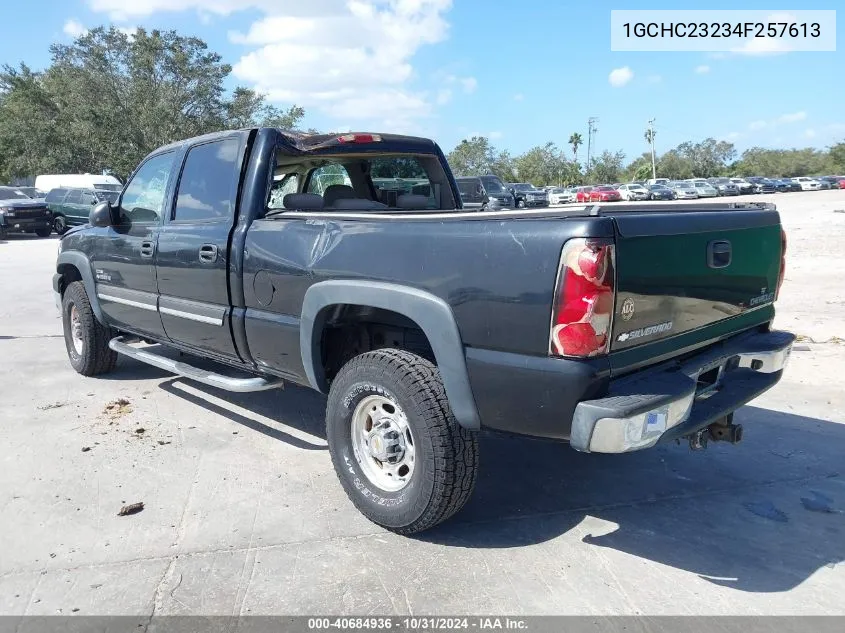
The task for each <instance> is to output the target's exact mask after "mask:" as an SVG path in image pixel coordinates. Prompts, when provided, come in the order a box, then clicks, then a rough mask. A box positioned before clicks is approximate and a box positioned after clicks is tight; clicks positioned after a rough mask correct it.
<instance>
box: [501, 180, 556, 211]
mask: <svg viewBox="0 0 845 633" xmlns="http://www.w3.org/2000/svg"><path fill="white" fill-rule="evenodd" d="M508 188H509V189H510V191H511V193H512V194H513V199H514V201H515V202H516V206H517V207H518V208H520V209H522V208H523V207H547V206H549V194H548V193H547V192H545V191H543V190H542V189H537V188H536V187H535V186H534V185H532V184H531V183H528V182H514V183H511V184H509V185H508Z"/></svg>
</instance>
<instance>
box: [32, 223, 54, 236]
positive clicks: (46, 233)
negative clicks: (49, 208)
mask: <svg viewBox="0 0 845 633" xmlns="http://www.w3.org/2000/svg"><path fill="white" fill-rule="evenodd" d="M52 232H53V227H52V226H48V227H46V228H43V229H36V231H35V234H36V235H37V236H38V237H50V233H52Z"/></svg>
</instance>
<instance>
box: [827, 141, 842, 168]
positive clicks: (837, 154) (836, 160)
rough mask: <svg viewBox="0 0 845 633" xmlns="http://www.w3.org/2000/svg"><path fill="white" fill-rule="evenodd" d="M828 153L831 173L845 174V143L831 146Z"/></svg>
mask: <svg viewBox="0 0 845 633" xmlns="http://www.w3.org/2000/svg"><path fill="white" fill-rule="evenodd" d="M828 153H829V154H830V163H831V167H832V168H833V171H836V172H838V173H845V141H842V142H841V143H837V144H836V145H834V146H832V147H831V148H830V152H828Z"/></svg>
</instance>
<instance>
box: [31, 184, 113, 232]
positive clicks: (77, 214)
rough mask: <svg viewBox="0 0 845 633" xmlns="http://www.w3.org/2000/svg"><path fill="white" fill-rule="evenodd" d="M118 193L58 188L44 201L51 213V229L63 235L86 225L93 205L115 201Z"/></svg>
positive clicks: (77, 188)
mask: <svg viewBox="0 0 845 633" xmlns="http://www.w3.org/2000/svg"><path fill="white" fill-rule="evenodd" d="M119 194H120V192H119V191H103V190H101V189H87V188H79V187H73V188H68V189H65V188H62V187H60V188H58V189H53V190H52V191H50V192H49V193H48V194H47V196H46V197H45V198H44V200H45V201H46V202H47V206H48V207H49V209H50V211H52V212H53V228H54V229H55V231H56V233H58V234H59V235H63V234H64V233H65V231H67V230H68V229H69V228H70V227H72V226H80V225H82V224H87V223H88V216H89V215H90V214H91V209H92V207H93V206H94V205H95V204H98V203H100V202H104V201H106V200H107V201H109V202H114V201H115V200H117V197H118V195H119Z"/></svg>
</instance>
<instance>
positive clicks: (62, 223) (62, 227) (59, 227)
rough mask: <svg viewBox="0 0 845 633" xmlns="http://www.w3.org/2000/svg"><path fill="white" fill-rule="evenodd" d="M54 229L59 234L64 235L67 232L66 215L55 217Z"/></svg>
mask: <svg viewBox="0 0 845 633" xmlns="http://www.w3.org/2000/svg"><path fill="white" fill-rule="evenodd" d="M53 230H54V231H55V232H56V233H58V234H59V235H64V234H65V233H67V230H68V225H67V218H65V216H63V215H57V216H56V217H55V218H53Z"/></svg>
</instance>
